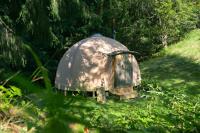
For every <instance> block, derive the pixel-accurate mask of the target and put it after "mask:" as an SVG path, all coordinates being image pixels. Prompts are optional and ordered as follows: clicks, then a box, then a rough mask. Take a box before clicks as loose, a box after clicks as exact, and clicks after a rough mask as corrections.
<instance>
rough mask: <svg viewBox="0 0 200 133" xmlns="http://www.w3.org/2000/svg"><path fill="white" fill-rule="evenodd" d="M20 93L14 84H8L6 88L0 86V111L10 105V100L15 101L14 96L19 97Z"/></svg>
mask: <svg viewBox="0 0 200 133" xmlns="http://www.w3.org/2000/svg"><path fill="white" fill-rule="evenodd" d="M21 96H22V93H21V90H20V89H19V88H17V87H16V86H10V87H8V88H6V87H4V86H2V85H1V86H0V111H2V109H7V108H9V107H10V106H11V102H16V100H17V99H16V97H21Z"/></svg>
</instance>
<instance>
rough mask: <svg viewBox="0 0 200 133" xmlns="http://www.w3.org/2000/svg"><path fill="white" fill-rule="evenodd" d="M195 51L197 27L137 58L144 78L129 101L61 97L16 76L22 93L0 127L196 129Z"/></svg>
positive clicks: (199, 42)
mask: <svg viewBox="0 0 200 133" xmlns="http://www.w3.org/2000/svg"><path fill="white" fill-rule="evenodd" d="M199 51H200V30H195V31H192V32H191V33H189V34H188V35H187V36H186V38H185V39H183V40H182V41H181V42H179V43H177V44H174V45H171V46H169V47H168V48H166V49H165V50H163V51H161V52H160V53H158V54H157V55H156V56H155V57H154V58H152V59H150V60H148V61H145V62H142V63H141V64H140V68H141V72H142V79H143V82H142V85H141V86H139V87H138V88H137V89H138V90H139V94H140V97H139V98H137V99H134V100H126V101H119V100H117V99H114V98H109V99H108V101H107V103H105V104H100V103H97V102H96V100H95V99H92V98H84V97H82V96H81V95H78V96H67V97H64V96H63V95H62V94H56V93H54V92H53V93H52V92H49V91H46V90H44V89H41V88H40V87H38V86H35V85H33V84H31V83H29V80H27V79H26V78H23V77H19V76H18V77H16V78H15V82H16V83H15V85H16V86H20V87H21V88H22V90H23V92H24V93H25V96H24V97H23V98H20V99H19V101H20V102H18V104H15V105H14V106H12V107H10V108H7V110H8V111H7V112H9V113H7V114H6V113H5V114H4V115H5V116H6V117H4V118H5V119H4V121H0V132H1V131H3V132H9V131H10V132H12V131H13V130H14V131H15V130H16V131H19V132H52V133H54V132H80V133H81V132H84V130H85V131H86V130H89V131H90V132H94V133H95V132H164V133H165V132H166V133H167V132H196V133H198V131H200V83H199V81H200V78H199V77H200V52H199ZM27 90H28V92H27ZM10 110H12V111H10ZM13 110H14V111H13ZM0 111H1V109H0ZM13 112H14V113H13ZM0 114H1V113H0ZM0 118H1V117H0ZM9 118H12V119H11V120H10V119H9ZM8 123H11V125H9V124H8ZM12 123H15V124H14V125H16V127H15V126H13V125H12Z"/></svg>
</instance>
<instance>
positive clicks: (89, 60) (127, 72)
mask: <svg viewBox="0 0 200 133" xmlns="http://www.w3.org/2000/svg"><path fill="white" fill-rule="evenodd" d="M133 54H134V52H132V51H129V50H128V48H127V47H125V46H124V45H122V44H121V43H119V42H118V41H116V40H113V39H111V38H108V37H104V36H102V35H100V34H95V35H93V36H91V37H89V38H86V39H83V40H81V41H79V42H77V43H76V44H74V45H73V46H72V47H71V48H69V50H68V51H66V53H65V54H64V55H63V57H62V58H61V60H60V62H59V65H58V68H57V72H56V78H55V86H56V88H57V89H59V90H64V91H90V92H96V91H98V90H99V89H100V90H101V91H100V93H98V92H97V95H99V94H103V93H104V92H105V91H109V92H110V93H113V94H115V95H119V96H120V97H122V98H123V97H125V98H133V97H135V96H136V93H134V91H133V86H137V85H138V84H140V82H141V76H140V70H139V66H138V63H137V61H136V59H135V57H134V56H133ZM102 90H103V91H102ZM97 97H98V96H97Z"/></svg>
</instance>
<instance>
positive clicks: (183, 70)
mask: <svg viewBox="0 0 200 133" xmlns="http://www.w3.org/2000/svg"><path fill="white" fill-rule="evenodd" d="M148 63H150V64H148V65H146V66H148V67H144V68H143V71H142V73H143V78H146V77H149V78H150V79H155V80H158V81H159V82H160V83H161V85H163V86H165V87H170V88H174V89H179V88H181V89H184V90H185V93H187V94H191V95H196V94H200V83H199V81H200V64H198V63H195V62H194V61H193V60H192V59H189V58H184V57H181V56H179V55H169V56H165V57H162V59H160V58H155V59H153V60H151V62H148Z"/></svg>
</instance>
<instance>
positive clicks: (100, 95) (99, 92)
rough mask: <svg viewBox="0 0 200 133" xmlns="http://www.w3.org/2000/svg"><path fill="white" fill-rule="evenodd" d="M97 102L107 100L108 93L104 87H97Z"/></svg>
mask: <svg viewBox="0 0 200 133" xmlns="http://www.w3.org/2000/svg"><path fill="white" fill-rule="evenodd" d="M97 102H101V103H105V102H106V94H105V89H104V88H103V87H101V88H97Z"/></svg>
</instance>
